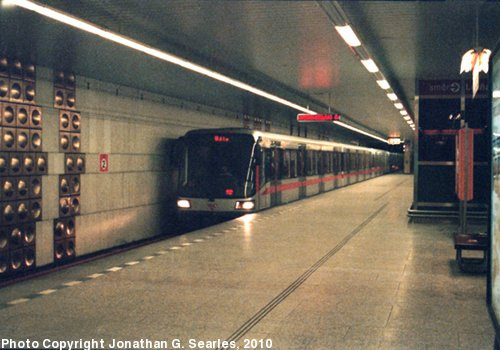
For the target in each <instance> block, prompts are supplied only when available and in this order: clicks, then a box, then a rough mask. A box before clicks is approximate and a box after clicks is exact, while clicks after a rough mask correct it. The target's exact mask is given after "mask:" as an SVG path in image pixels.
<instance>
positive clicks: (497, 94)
mask: <svg viewBox="0 0 500 350" xmlns="http://www.w3.org/2000/svg"><path fill="white" fill-rule="evenodd" d="M493 98H500V90H493Z"/></svg>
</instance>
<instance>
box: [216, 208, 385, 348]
mask: <svg viewBox="0 0 500 350" xmlns="http://www.w3.org/2000/svg"><path fill="white" fill-rule="evenodd" d="M386 206H387V203H386V204H384V205H382V206H381V207H380V208H379V209H377V210H376V211H375V212H373V213H372V214H371V215H370V216H369V217H368V218H367V219H366V220H365V221H364V222H362V223H361V224H359V225H358V226H357V227H356V228H355V229H354V230H352V231H351V233H350V234H348V235H347V236H346V237H344V239H342V240H341V241H340V242H338V243H337V245H336V246H335V247H334V248H333V249H331V250H330V251H329V252H328V253H327V254H325V255H324V256H323V257H322V258H320V259H319V260H318V261H317V262H316V263H315V264H314V265H313V266H311V267H310V268H309V269H308V270H307V271H306V272H304V273H303V274H302V275H301V276H299V277H298V278H297V279H296V280H295V281H294V282H292V284H290V285H289V286H288V287H287V288H286V289H284V290H283V291H282V292H281V293H280V294H278V295H277V296H276V297H275V298H274V299H272V300H271V301H270V302H269V303H268V304H267V305H265V306H264V307H263V308H261V309H260V310H259V311H258V312H257V313H256V314H255V315H254V316H253V317H252V318H251V319H249V320H248V321H247V322H245V323H244V324H243V325H242V326H241V327H240V328H238V329H237V330H236V331H235V332H234V333H233V334H232V335H230V336H229V337H228V339H227V340H228V341H233V340H234V341H238V340H239V339H240V338H241V337H242V336H243V335H245V334H246V333H247V332H249V331H250V330H251V329H252V328H253V327H254V326H255V325H256V324H258V323H259V322H260V321H261V320H262V319H263V318H264V317H266V316H267V314H269V313H270V312H271V311H272V310H273V309H274V308H276V306H277V305H279V304H280V303H281V302H282V301H283V300H285V299H286V298H287V297H288V296H289V295H290V294H292V293H293V292H294V291H295V290H296V289H297V288H299V287H300V286H301V285H302V284H303V283H304V282H305V281H306V280H307V279H308V278H309V277H310V276H311V275H312V274H313V273H314V272H315V271H316V270H318V269H319V268H320V267H321V266H322V265H323V264H324V263H325V262H327V261H328V260H329V259H330V258H331V257H332V256H333V255H335V254H336V253H337V252H338V251H339V250H340V249H342V247H343V246H344V245H346V244H347V243H348V242H349V240H350V239H351V238H352V237H354V236H355V235H356V234H357V233H359V232H360V231H361V230H362V229H363V228H364V227H365V226H366V225H367V224H368V223H369V222H370V221H371V220H373V219H374V218H375V217H376V216H377V215H378V214H379V213H380V212H382V211H383V210H384V209H385V208H386ZM222 349H225V348H222Z"/></svg>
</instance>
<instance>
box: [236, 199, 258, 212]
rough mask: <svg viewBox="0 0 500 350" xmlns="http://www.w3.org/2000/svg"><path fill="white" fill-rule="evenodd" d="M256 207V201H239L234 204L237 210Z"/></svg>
mask: <svg viewBox="0 0 500 350" xmlns="http://www.w3.org/2000/svg"><path fill="white" fill-rule="evenodd" d="M254 208H255V203H254V201H237V202H236V204H235V205H234V209H236V210H252V209H254Z"/></svg>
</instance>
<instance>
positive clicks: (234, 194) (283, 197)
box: [177, 128, 402, 218]
mask: <svg viewBox="0 0 500 350" xmlns="http://www.w3.org/2000/svg"><path fill="white" fill-rule="evenodd" d="M178 145H180V150H179V152H178V153H179V159H178V163H179V164H178V165H179V179H178V188H177V209H178V214H179V215H180V217H184V218H185V217H186V216H188V215H189V213H192V214H208V213H213V214H220V215H238V214H244V213H252V212H256V211H260V210H263V209H267V208H271V207H274V206H277V205H281V204H285V203H289V202H292V201H296V200H300V199H303V198H306V197H310V196H313V195H316V194H319V193H322V192H325V191H330V190H333V189H335V188H339V187H342V186H346V185H350V184H353V183H356V182H359V181H363V180H367V179H370V178H373V177H376V176H379V175H383V174H385V173H388V172H391V171H397V170H399V169H400V168H401V166H402V154H397V153H390V152H387V151H382V150H377V149H373V148H365V147H358V146H353V145H347V144H341V143H336V142H329V141H320V140H311V139H306V138H301V137H294V136H287V135H279V134H273V133H268V132H262V131H257V130H249V129H236V128H224V129H199V130H192V131H189V132H188V133H186V135H185V136H183V137H182V138H180V139H179V143H178Z"/></svg>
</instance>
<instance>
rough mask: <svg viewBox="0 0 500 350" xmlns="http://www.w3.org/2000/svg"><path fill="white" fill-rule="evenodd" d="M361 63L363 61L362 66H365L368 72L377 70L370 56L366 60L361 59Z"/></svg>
mask: <svg viewBox="0 0 500 350" xmlns="http://www.w3.org/2000/svg"><path fill="white" fill-rule="evenodd" d="M361 63H363V66H365V68H366V70H367V71H368V72H370V73H377V72H378V67H377V65H376V64H375V62H374V61H373V60H372V59H371V58H369V59H367V60H361Z"/></svg>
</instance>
